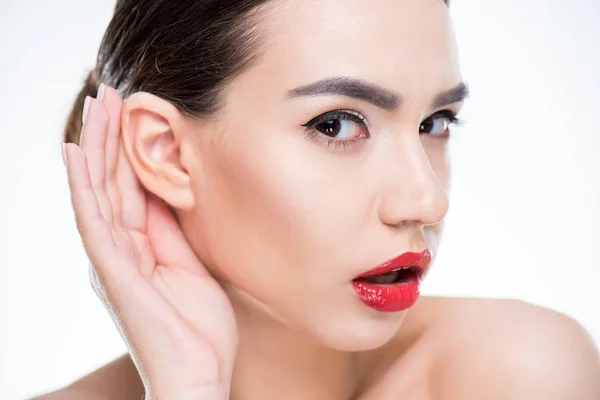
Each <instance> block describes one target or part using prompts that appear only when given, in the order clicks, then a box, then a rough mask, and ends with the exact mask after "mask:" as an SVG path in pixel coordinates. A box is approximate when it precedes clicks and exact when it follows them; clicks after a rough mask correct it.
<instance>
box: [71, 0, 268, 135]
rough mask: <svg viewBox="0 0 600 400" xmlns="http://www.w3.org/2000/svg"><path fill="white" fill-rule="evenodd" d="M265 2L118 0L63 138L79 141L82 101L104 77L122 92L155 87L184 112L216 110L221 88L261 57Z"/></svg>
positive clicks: (127, 92)
mask: <svg viewBox="0 0 600 400" xmlns="http://www.w3.org/2000/svg"><path fill="white" fill-rule="evenodd" d="M266 1H267V0H176V1H173V0H143V1H141V0H119V1H117V4H116V6H115V10H114V14H113V17H112V20H111V21H110V23H109V25H108V28H107V29H106V33H105V34H104V38H103V39H102V42H101V44H100V49H99V51H98V57H97V60H96V67H95V68H94V69H93V70H92V71H90V73H89V75H88V76H87V78H86V79H85V82H84V85H83V88H82V89H81V91H80V92H79V93H78V94H77V98H76V100H75V103H74V104H73V108H72V110H71V112H70V114H69V117H68V118H67V123H66V126H65V130H64V135H63V140H64V141H66V142H72V143H79V135H80V133H81V127H82V123H81V115H82V112H83V102H84V100H85V97H86V96H92V97H95V96H96V93H97V91H98V86H99V85H100V83H101V82H103V83H105V84H106V85H109V86H111V87H114V88H115V89H116V90H117V91H118V92H119V93H120V94H121V95H122V96H123V97H126V96H127V95H129V94H131V93H134V92H136V91H142V90H143V91H146V92H149V93H153V94H155V95H157V96H159V97H161V98H163V99H165V100H167V101H169V102H171V103H172V104H173V105H175V106H176V107H177V108H178V109H179V110H180V111H181V112H182V113H183V114H184V115H186V116H196V117H197V116H203V115H209V114H211V113H213V112H214V111H216V110H217V109H218V108H219V105H220V98H219V93H220V91H221V89H222V88H223V86H224V85H225V84H226V83H227V82H228V81H229V80H231V79H232V78H233V77H235V76H236V75H238V74H239V73H240V72H242V71H243V70H244V69H246V68H248V67H249V66H250V65H251V64H252V62H253V61H254V59H255V58H256V57H257V56H258V38H259V33H258V28H257V24H256V20H257V18H258V15H257V14H258V9H257V7H258V6H259V5H261V4H263V3H265V2H266Z"/></svg>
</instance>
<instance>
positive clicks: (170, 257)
mask: <svg viewBox="0 0 600 400" xmlns="http://www.w3.org/2000/svg"><path fill="white" fill-rule="evenodd" d="M146 198H147V213H148V216H147V218H148V227H147V235H148V240H149V241H150V246H151V247H152V249H153V250H154V254H155V256H156V262H157V264H160V265H164V266H167V267H177V268H184V269H187V270H188V271H190V272H193V273H195V274H198V273H201V274H208V272H207V270H206V268H204V266H203V265H202V264H201V262H200V260H199V259H198V257H197V256H196V254H195V253H194V251H193V250H192V248H191V247H190V245H189V243H188V241H187V239H186V238H185V235H184V234H183V232H182V230H181V227H180V226H179V224H178V223H177V220H176V218H175V216H174V215H173V212H172V211H171V210H170V209H169V207H168V205H167V204H166V203H165V202H164V201H163V200H162V199H160V198H158V197H157V196H156V195H154V194H152V193H147V194H146Z"/></svg>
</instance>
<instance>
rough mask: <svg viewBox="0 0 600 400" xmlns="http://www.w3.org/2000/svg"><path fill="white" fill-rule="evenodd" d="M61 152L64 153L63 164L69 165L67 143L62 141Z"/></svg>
mask: <svg viewBox="0 0 600 400" xmlns="http://www.w3.org/2000/svg"><path fill="white" fill-rule="evenodd" d="M60 152H61V154H62V159H63V164H65V167H66V166H68V165H69V160H68V159H67V144H66V143H65V142H62V143H61V146H60Z"/></svg>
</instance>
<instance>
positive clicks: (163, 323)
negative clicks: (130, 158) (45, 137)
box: [68, 88, 236, 387]
mask: <svg viewBox="0 0 600 400" xmlns="http://www.w3.org/2000/svg"><path fill="white" fill-rule="evenodd" d="M103 103H104V105H105V108H104V109H103V107H102V106H103ZM103 103H100V102H94V108H92V107H90V110H94V111H95V113H94V114H93V115H95V116H96V118H97V119H92V118H91V116H92V113H91V111H90V117H89V118H88V120H87V123H86V126H85V128H84V140H83V143H82V146H81V147H82V149H76V146H72V145H69V149H68V159H69V180H70V186H71V193H72V200H73V207H74V209H75V214H76V219H77V223H78V228H79V231H80V233H81V236H82V238H83V241H84V245H85V247H86V251H87V253H88V256H89V258H90V261H91V264H92V265H93V268H92V272H93V274H92V277H93V280H94V281H95V282H94V286H95V288H96V290H97V293H98V294H99V295H100V297H101V298H103V300H104V301H105V303H106V305H107V307H108V309H109V310H110V311H111V314H112V315H113V317H114V318H115V320H116V322H117V325H118V326H119V328H120V331H121V334H122V335H123V337H124V339H125V341H126V342H127V344H128V346H129V348H130V350H131V352H132V358H133V359H134V361H135V362H136V365H137V367H138V369H139V370H140V373H141V374H142V376H143V377H145V379H146V380H149V381H157V380H160V381H162V382H164V381H169V382H171V383H170V384H173V382H177V385H179V386H181V387H183V386H188V387H190V386H196V387H198V386H203V385H208V384H213V383H218V382H222V381H226V380H227V379H228V376H227V375H228V372H227V371H229V373H230V371H231V369H232V367H233V359H234V355H235V344H236V325H235V317H234V314H233V310H232V307H231V304H230V302H229V300H228V298H227V296H226V294H225V293H224V291H223V289H222V288H221V287H220V285H219V284H218V283H217V282H216V281H215V280H214V279H213V278H212V277H211V276H210V274H209V273H208V271H207V270H206V268H204V266H203V265H202V264H201V262H200V261H199V260H198V258H197V257H196V255H195V254H194V252H193V251H192V249H191V248H190V246H189V244H188V243H187V241H186V239H185V237H184V235H183V233H182V232H181V230H180V228H179V226H178V224H177V222H176V220H175V218H174V216H173V214H172V213H171V211H170V210H169V208H168V207H167V205H166V204H165V203H164V202H163V201H162V200H160V199H158V198H157V197H155V196H154V195H152V194H149V193H147V192H145V191H144V190H143V188H141V186H140V184H139V182H138V181H137V179H136V177H135V174H134V173H133V171H132V170H131V166H130V165H129V163H128V162H127V159H126V157H125V155H124V153H123V149H122V146H121V143H120V138H119V132H120V126H119V124H118V121H120V112H121V105H122V103H121V99H120V98H119V97H118V94H117V93H116V92H115V91H114V90H109V88H107V90H106V93H105V97H104V99H103ZM103 113H104V114H105V115H104V117H105V120H103V119H102V116H103ZM99 189H100V190H99ZM199 367H201V368H199ZM224 371H225V372H224Z"/></svg>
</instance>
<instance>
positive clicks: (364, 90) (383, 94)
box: [288, 76, 400, 111]
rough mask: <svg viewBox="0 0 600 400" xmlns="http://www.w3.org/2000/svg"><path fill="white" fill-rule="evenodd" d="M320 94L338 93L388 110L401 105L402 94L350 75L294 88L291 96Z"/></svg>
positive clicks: (290, 93)
mask: <svg viewBox="0 0 600 400" xmlns="http://www.w3.org/2000/svg"><path fill="white" fill-rule="evenodd" d="M318 94H336V95H342V96H348V97H353V98H355V99H358V100H364V101H367V102H369V103H371V104H374V105H376V106H377V107H380V108H383V109H384V110H387V111H392V110H395V109H396V108H398V106H399V105H400V96H399V95H398V94H396V93H394V92H392V91H390V90H387V89H384V88H382V87H379V86H377V85H373V84H371V83H367V82H365V81H363V80H360V79H356V78H349V77H343V76H340V77H335V78H326V79H322V80H320V81H317V82H314V83H311V84H309V85H306V86H301V87H298V88H296V89H292V90H290V91H289V92H288V95H289V96H290V97H297V96H315V95H318Z"/></svg>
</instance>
